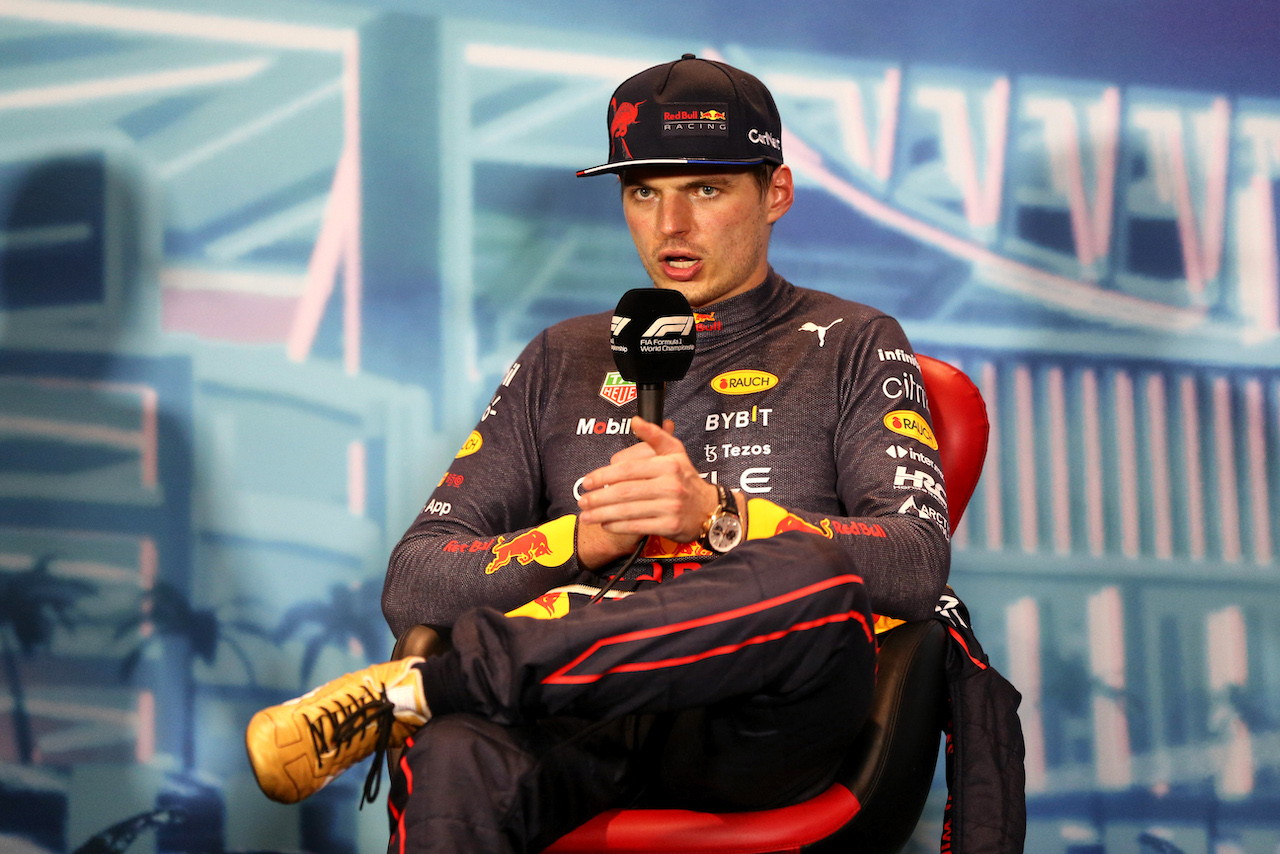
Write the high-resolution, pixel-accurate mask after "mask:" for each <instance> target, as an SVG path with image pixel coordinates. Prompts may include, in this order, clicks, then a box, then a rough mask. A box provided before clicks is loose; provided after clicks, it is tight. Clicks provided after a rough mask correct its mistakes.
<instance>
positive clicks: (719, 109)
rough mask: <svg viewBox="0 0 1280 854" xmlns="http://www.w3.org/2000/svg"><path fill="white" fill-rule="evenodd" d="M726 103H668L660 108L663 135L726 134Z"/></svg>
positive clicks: (727, 121)
mask: <svg viewBox="0 0 1280 854" xmlns="http://www.w3.org/2000/svg"><path fill="white" fill-rule="evenodd" d="M728 109H729V105H728V104H670V105H668V106H666V107H664V108H663V110H662V135H663V136H728V135H729V113H728Z"/></svg>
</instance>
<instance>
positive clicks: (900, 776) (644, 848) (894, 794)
mask: <svg viewBox="0 0 1280 854" xmlns="http://www.w3.org/2000/svg"><path fill="white" fill-rule="evenodd" d="M918 358H919V361H920V370H921V373H922V374H923V376H924V385H925V390H926V392H927V393H928V396H929V411H930V413H931V414H932V416H933V430H934V435H935V436H936V438H937V440H938V450H939V454H940V456H941V458H942V471H943V476H944V478H945V480H946V490H947V504H948V507H949V510H950V516H951V527H952V530H953V531H954V530H955V526H956V525H957V524H958V523H959V521H960V516H961V514H962V513H963V512H964V508H965V506H966V505H967V504H968V502H969V498H970V496H972V495H973V490H974V487H975V486H976V485H977V482H978V476H979V475H980V474H981V473H982V463H983V460H984V459H985V457H986V453H987V434H988V426H989V425H988V422H987V410H986V405H985V404H984V403H983V400H982V396H981V394H979V392H978V389H977V387H975V386H974V384H973V383H972V382H971V381H970V380H969V378H968V377H967V376H965V375H964V373H963V372H961V371H960V370H958V369H957V368H955V367H953V366H951V365H949V364H947V363H946V362H941V361H939V360H937V359H932V358H930V357H928V356H919V357H918ZM439 642H440V641H439V638H438V636H437V635H436V634H435V633H434V632H433V631H431V630H430V629H428V628H427V627H425V626H419V627H415V628H414V629H410V630H409V631H408V632H405V634H404V635H402V636H401V639H400V641H399V642H398V643H397V644H396V651H395V653H393V657H395V658H399V657H402V656H405V655H422V654H424V653H425V654H428V655H429V654H431V653H432V652H433V651H434V650H433V649H432V645H433V644H436V643H439ZM947 643H948V640H947V637H946V633H945V631H944V629H943V627H942V624H941V623H939V622H938V621H936V620H927V621H924V622H918V623H904V624H902V625H900V626H898V627H896V628H893V629H890V630H889V631H887V632H885V633H883V634H881V635H880V652H879V659H878V665H877V672H876V688H875V693H874V695H873V697H872V701H871V711H870V714H869V716H868V718H867V720H866V722H865V723H864V724H863V726H862V729H861V730H860V731H859V736H858V740H857V741H856V742H855V743H854V745H853V747H852V748H851V749H850V751H849V754H848V756H847V757H846V759H845V763H844V766H843V767H842V769H841V773H840V774H839V776H838V777H837V781H836V782H835V783H833V784H832V785H831V787H830V788H828V789H827V790H826V791H825V792H823V793H822V794H820V795H818V796H817V797H814V798H811V799H810V800H808V801H805V802H803V803H799V804H795V805H793V806H789V807H782V808H780V809H772V810H759V811H755V812H736V813H704V812H695V811H692V810H678V809H614V810H608V811H606V812H604V813H601V814H600V815H598V816H596V817H595V818H593V819H591V820H590V821H588V822H586V823H585V824H583V825H582V826H581V827H579V828H577V829H576V830H574V831H572V832H571V833H568V834H566V835H565V836H563V837H561V838H560V839H559V840H557V841H556V842H555V843H554V844H553V845H551V847H549V848H547V849H546V852H547V854H576V852H631V854H641V852H643V854H659V852H682V854H711V852H723V854H728V852H733V854H765V852H789V851H796V852H798V851H815V852H820V851H844V852H852V853H853V854H890V852H898V851H901V850H902V848H903V847H904V846H905V845H906V844H907V841H908V840H909V839H910V838H911V833H912V831H913V830H914V829H915V826H916V824H917V823H918V822H919V820H920V814H921V812H922V811H923V810H924V804H925V800H926V799H927V798H928V795H929V788H930V785H931V784H932V782H933V773H934V768H935V766H936V764H937V758H938V744H939V739H940V735H941V732H942V727H943V723H944V716H945V714H946V685H945V682H944V678H943V667H944V664H945V662H946V651H947Z"/></svg>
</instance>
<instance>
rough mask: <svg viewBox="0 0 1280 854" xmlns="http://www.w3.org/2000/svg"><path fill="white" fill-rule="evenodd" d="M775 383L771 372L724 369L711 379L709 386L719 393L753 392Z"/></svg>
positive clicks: (776, 381)
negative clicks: (724, 370)
mask: <svg viewBox="0 0 1280 854" xmlns="http://www.w3.org/2000/svg"><path fill="white" fill-rule="evenodd" d="M777 384H778V378H777V377H775V376H774V375H773V374H771V373H769V372H768V371H755V370H740V371H726V372H724V373H723V374H720V375H719V376H717V377H715V378H714V379H712V380H711V387H712V388H713V389H715V390H716V391H718V392H720V393H721V394H755V393H756V392H758V391H768V390H769V389H771V388H773V387H774V386H776V385H777Z"/></svg>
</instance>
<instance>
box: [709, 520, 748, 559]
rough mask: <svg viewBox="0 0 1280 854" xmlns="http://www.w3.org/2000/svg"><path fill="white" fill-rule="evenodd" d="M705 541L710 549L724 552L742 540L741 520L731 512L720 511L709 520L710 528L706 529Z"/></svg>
mask: <svg viewBox="0 0 1280 854" xmlns="http://www.w3.org/2000/svg"><path fill="white" fill-rule="evenodd" d="M707 542H708V543H710V544H711V550H712V551H714V552H720V553H722V554H723V553H724V552H727V551H729V549H731V548H733V547H734V546H736V545H737V544H738V543H740V542H742V520H741V519H739V518H738V517H737V516H734V515H733V514H731V513H722V514H721V515H719V516H717V517H716V518H715V519H713V520H711V528H710V529H709V530H708V531H707Z"/></svg>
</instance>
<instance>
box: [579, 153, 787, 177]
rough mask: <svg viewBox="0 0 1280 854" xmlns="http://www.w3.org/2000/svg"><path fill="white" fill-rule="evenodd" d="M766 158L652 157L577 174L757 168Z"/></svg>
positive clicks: (593, 168) (620, 162) (603, 164)
mask: <svg viewBox="0 0 1280 854" xmlns="http://www.w3.org/2000/svg"><path fill="white" fill-rule="evenodd" d="M767 160H768V158H765V157H752V158H750V159H748V160H711V159H707V158H701V157H652V158H649V159H648V160H620V161H618V162H617V163H602V164H600V165H599V166H592V167H591V168H590V169H583V170H582V171H580V172H578V173H577V175H578V177H579V178H586V177H588V176H590V175H607V174H609V173H610V172H621V171H623V170H624V169H632V168H634V167H636V166H758V165H760V164H761V163H765V162H766V161H767Z"/></svg>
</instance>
